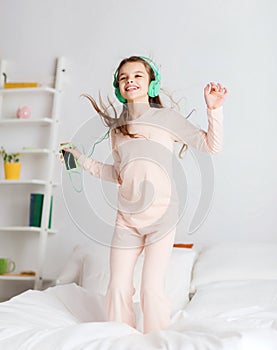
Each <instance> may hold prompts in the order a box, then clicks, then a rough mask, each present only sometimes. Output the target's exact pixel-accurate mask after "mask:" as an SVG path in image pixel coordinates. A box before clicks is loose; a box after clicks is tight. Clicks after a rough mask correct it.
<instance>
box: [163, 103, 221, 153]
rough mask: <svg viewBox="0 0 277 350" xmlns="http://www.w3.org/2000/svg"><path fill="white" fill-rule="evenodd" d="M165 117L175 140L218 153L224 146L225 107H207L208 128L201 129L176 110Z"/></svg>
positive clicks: (204, 150) (201, 149)
mask: <svg viewBox="0 0 277 350" xmlns="http://www.w3.org/2000/svg"><path fill="white" fill-rule="evenodd" d="M171 112H172V113H169V114H168V118H165V119H164V122H165V126H166V128H168V129H169V130H170V132H171V134H172V136H173V139H174V141H176V142H183V143H186V144H187V145H188V146H191V147H193V148H196V149H198V150H199V151H203V152H209V153H218V152H220V151H221V150H222V146H223V107H220V108H217V109H213V110H210V109H207V115H208V130H207V131H204V130H202V129H199V128H198V127H196V126H195V125H193V124H192V123H190V122H189V121H188V120H187V119H185V118H184V117H183V116H182V115H181V114H179V113H178V112H175V111H171Z"/></svg>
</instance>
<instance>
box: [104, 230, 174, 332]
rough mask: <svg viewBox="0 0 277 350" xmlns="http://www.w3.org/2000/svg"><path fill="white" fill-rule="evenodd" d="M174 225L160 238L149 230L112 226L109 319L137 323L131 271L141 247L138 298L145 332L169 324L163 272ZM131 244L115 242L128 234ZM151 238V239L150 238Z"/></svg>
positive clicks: (164, 271) (166, 262)
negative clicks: (126, 245) (124, 245)
mask: <svg viewBox="0 0 277 350" xmlns="http://www.w3.org/2000/svg"><path fill="white" fill-rule="evenodd" d="M175 231H176V230H175V228H173V229H172V230H171V231H170V232H168V233H167V234H166V235H163V236H161V238H158V239H157V237H155V239H153V238H154V234H153V235H152V236H151V233H149V234H146V235H141V234H140V233H136V232H134V230H132V229H130V230H129V231H128V233H127V232H126V230H121V229H120V227H117V228H116V229H115V233H114V239H113V242H114V243H117V244H114V245H113V246H112V248H111V254H110V282H109V286H108V290H107V294H106V315H107V320H108V321H115V322H124V323H127V324H128V325H130V326H132V327H134V328H135V327H136V324H135V314H134V309H133V301H132V297H133V295H134V293H135V288H134V286H133V272H134V268H135V264H136V262H137V259H138V257H139V255H140V254H141V253H142V251H143V249H144V264H143V270H142V279H141V288H140V298H141V307H142V311H143V328H144V333H147V332H150V331H153V330H158V329H164V328H166V327H168V326H169V324H170V311H171V307H170V302H169V299H168V297H167V296H166V294H165V286H164V284H165V283H164V281H165V274H166V269H167V267H168V263H169V260H170V255H171V252H172V247H173V243H174V237H175ZM128 234H129V236H128V238H130V237H131V238H130V239H131V241H132V247H125V248H120V247H118V242H120V241H121V240H124V236H126V235H128ZM151 239H152V240H151Z"/></svg>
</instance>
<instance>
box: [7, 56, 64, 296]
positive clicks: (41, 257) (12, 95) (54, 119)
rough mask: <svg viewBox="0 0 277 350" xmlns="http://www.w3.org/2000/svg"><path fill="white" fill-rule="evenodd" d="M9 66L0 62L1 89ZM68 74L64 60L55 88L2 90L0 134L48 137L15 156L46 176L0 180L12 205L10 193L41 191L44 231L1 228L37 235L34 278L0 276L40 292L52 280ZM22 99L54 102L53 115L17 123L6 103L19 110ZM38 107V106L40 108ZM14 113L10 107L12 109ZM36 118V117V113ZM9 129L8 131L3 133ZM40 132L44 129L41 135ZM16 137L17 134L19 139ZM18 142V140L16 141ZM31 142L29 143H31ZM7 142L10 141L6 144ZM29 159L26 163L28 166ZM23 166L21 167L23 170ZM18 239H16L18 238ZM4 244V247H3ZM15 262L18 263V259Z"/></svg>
mask: <svg viewBox="0 0 277 350" xmlns="http://www.w3.org/2000/svg"><path fill="white" fill-rule="evenodd" d="M7 67H8V65H7V62H6V61H4V60H1V61H0V79H1V80H0V83H1V86H4V76H9V75H8V72H7ZM64 74H65V66H64V58H63V57H61V58H58V59H57V62H56V73H55V81H54V87H48V86H46V87H35V88H14V89H4V88H0V131H2V132H4V134H5V135H7V134H12V133H15V132H16V133H17V134H19V135H20V132H22V130H24V133H29V134H30V138H29V139H30V140H32V138H36V131H35V130H38V129H40V132H42V134H43V133H44V134H45V133H46V134H47V136H46V137H45V138H44V144H43V145H37V146H36V147H25V148H23V149H16V150H15V149H13V150H12V152H19V153H20V154H21V157H22V156H23V157H25V159H26V158H28V159H30V158H35V159H36V160H42V161H44V162H45V163H46V166H45V169H46V170H45V171H44V172H43V176H40V177H38V178H36V177H31V178H29V177H28V176H26V177H25V178H22V179H21V178H20V180H5V179H2V178H0V196H1V195H2V194H1V191H3V189H4V195H6V196H8V197H12V198H8V199H9V200H10V201H11V200H14V201H16V200H17V197H16V195H12V194H10V191H12V190H13V191H14V189H15V188H16V192H17V193H18V192H19V191H21V190H23V189H24V191H29V192H30V193H31V191H33V190H35V191H39V192H40V193H43V195H44V200H43V208H42V217H41V227H30V226H28V224H27V222H28V218H26V221H25V222H24V223H23V225H8V226H7V225H2V226H1V224H0V233H1V234H4V235H6V234H7V235H15V236H16V235H18V234H19V235H20V234H22V233H25V236H26V235H27V238H26V239H28V234H35V235H38V247H37V250H36V252H35V253H36V254H37V259H36V261H37V266H36V269H35V276H16V275H15V276H11V275H0V281H33V283H34V288H35V289H41V288H42V284H43V282H49V278H48V279H45V277H44V267H45V258H46V247H47V240H48V235H50V234H51V235H52V234H55V233H56V231H55V230H54V229H52V228H51V229H49V228H48V222H49V215H50V206H51V197H52V196H53V187H54V186H55V184H54V182H53V171H54V164H55V158H56V155H57V145H58V124H59V107H60V99H61V92H62V80H63V76H64ZM22 96H23V99H24V96H28V99H29V100H32V101H35V100H36V98H37V96H40V98H41V99H43V98H44V96H47V98H49V97H50V98H49V101H51V102H50V103H51V106H50V107H49V110H50V111H51V112H50V113H49V114H50V115H43V116H37V115H34V116H33V115H32V117H31V118H30V119H17V118H16V116H15V114H14V115H11V113H7V114H8V115H6V112H5V108H4V106H5V102H6V101H5V99H8V100H9V105H10V106H12V105H13V103H14V110H16V109H17V107H18V103H19V102H18V100H20V99H21V100H22ZM38 106H39V104H38ZM10 110H11V107H10ZM34 114H36V113H34ZM5 129H7V131H4V130H5ZM41 129H43V130H42V131H41ZM16 133H15V134H14V135H15V136H14V137H15V138H16ZM37 138H38V140H37V143H39V142H40V140H39V137H37ZM17 139H18V137H17ZM29 139H28V140H29ZM7 140H8V141H7ZM6 142H8V143H9V144H2V140H1V141H0V146H1V145H3V146H4V147H5V149H7V151H9V150H10V148H12V147H14V145H13V136H12V135H11V137H8V138H7V139H6ZM28 159H27V161H26V163H28ZM23 166H24V164H23V165H22V167H23ZM26 206H27V207H29V202H27V203H26ZM15 239H16V238H15ZM0 244H1V243H0ZM15 260H16V259H15Z"/></svg>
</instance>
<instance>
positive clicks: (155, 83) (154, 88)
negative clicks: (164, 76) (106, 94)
mask: <svg viewBox="0 0 277 350" xmlns="http://www.w3.org/2000/svg"><path fill="white" fill-rule="evenodd" d="M139 57H140V58H141V59H143V60H144V61H146V62H147V63H148V64H149V66H150V67H151V68H152V70H153V72H154V74H155V80H152V81H151V82H150V84H149V87H148V96H150V97H156V96H158V95H159V93H160V81H161V75H160V72H159V68H158V66H157V65H156V63H154V62H153V61H152V60H151V59H150V58H148V57H144V56H139ZM117 75H118V69H117V70H116V71H115V73H114V80H113V86H114V88H115V89H114V93H115V96H116V97H117V99H118V100H119V101H120V102H122V103H126V102H127V100H126V99H125V98H124V97H123V96H122V95H121V93H120V90H119V86H118V81H117Z"/></svg>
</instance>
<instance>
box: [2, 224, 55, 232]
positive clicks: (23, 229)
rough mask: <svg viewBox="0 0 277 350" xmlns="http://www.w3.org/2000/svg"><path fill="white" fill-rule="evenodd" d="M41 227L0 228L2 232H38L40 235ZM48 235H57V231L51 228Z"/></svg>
mask: <svg viewBox="0 0 277 350" xmlns="http://www.w3.org/2000/svg"><path fill="white" fill-rule="evenodd" d="M40 231H41V228H40V227H34V226H6V227H5V226H0V232H36V233H40ZM48 233H50V234H56V233H57V231H56V230H53V229H51V228H49V229H48Z"/></svg>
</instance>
